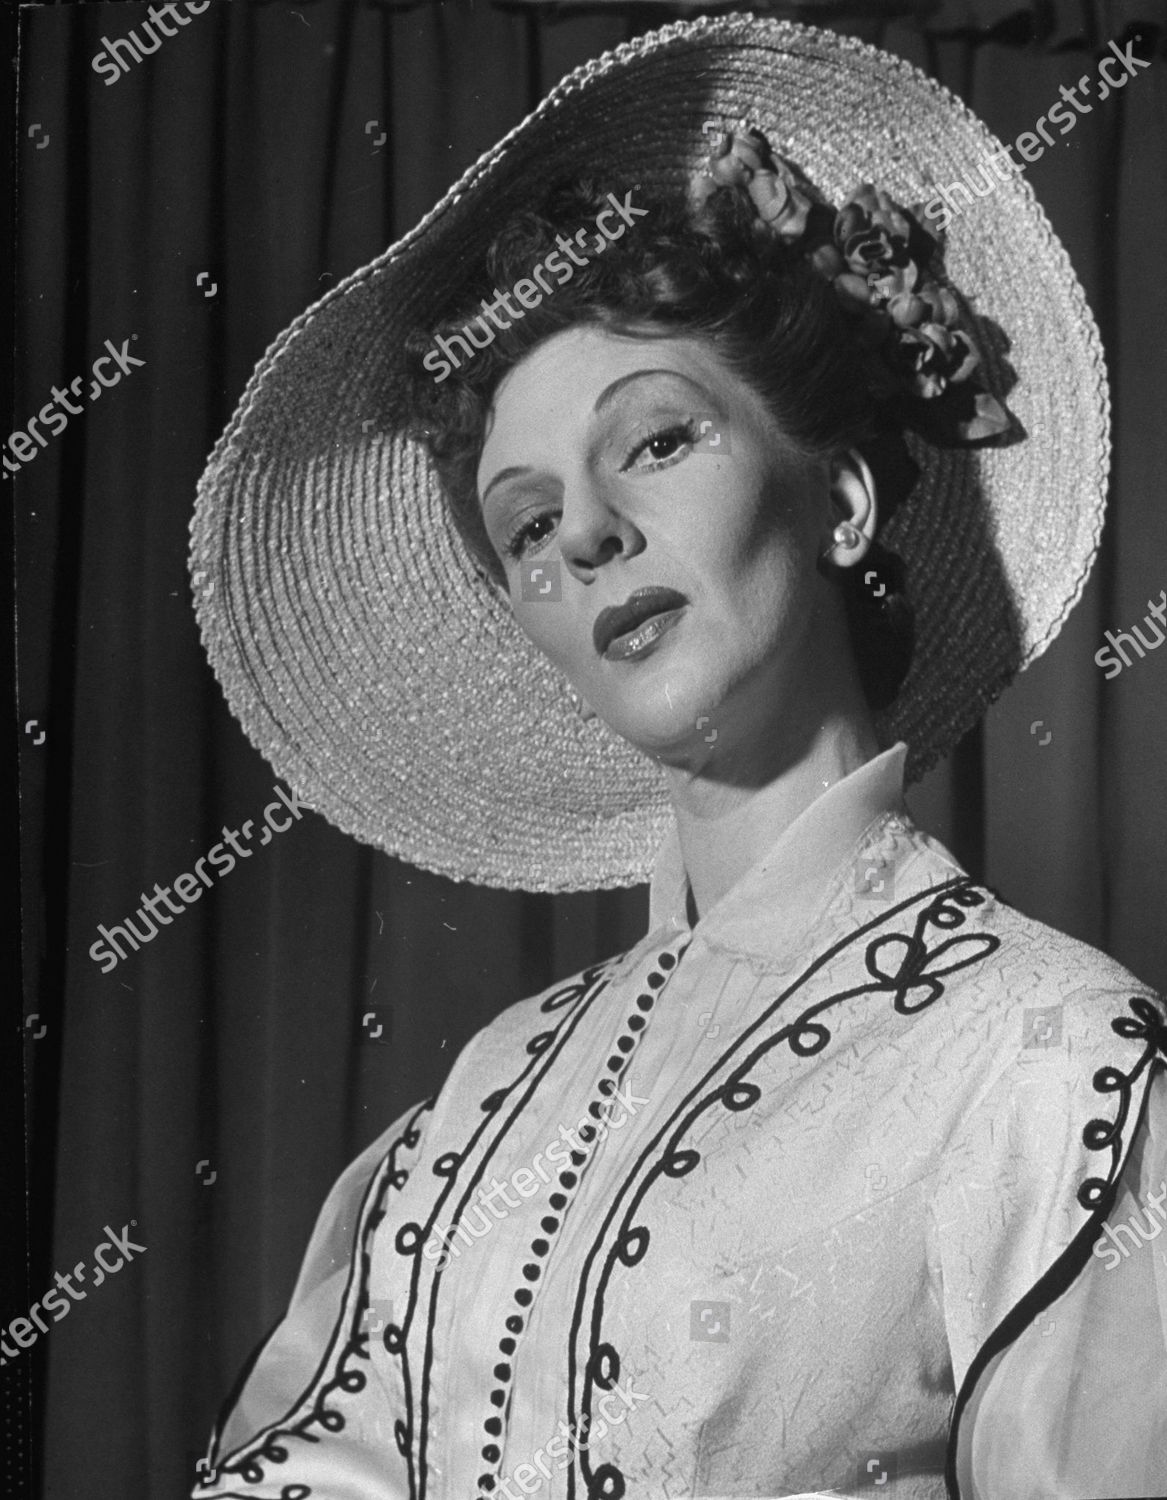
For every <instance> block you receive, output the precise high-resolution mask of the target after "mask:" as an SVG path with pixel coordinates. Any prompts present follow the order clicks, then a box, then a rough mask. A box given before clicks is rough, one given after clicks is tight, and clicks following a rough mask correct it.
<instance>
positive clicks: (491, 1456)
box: [482, 1443, 502, 1464]
mask: <svg viewBox="0 0 1167 1500" xmlns="http://www.w3.org/2000/svg"><path fill="white" fill-rule="evenodd" d="M501 1453H502V1450H501V1449H499V1448H496V1447H495V1445H494V1444H493V1443H487V1445H486V1447H485V1448H483V1450H482V1456H483V1458H484V1459H485V1460H486V1462H487V1463H488V1464H496V1463H497V1462H498V1460H499V1458H500V1456H501Z"/></svg>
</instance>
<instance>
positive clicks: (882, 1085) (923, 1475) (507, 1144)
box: [195, 744, 1167, 1500]
mask: <svg viewBox="0 0 1167 1500" xmlns="http://www.w3.org/2000/svg"><path fill="white" fill-rule="evenodd" d="M903 759H904V747H903V745H902V744H901V745H897V746H895V747H893V748H892V749H891V750H888V751H886V752H885V753H884V754H883V755H881V756H879V757H877V758H876V759H875V760H873V761H871V762H869V763H868V764H867V765H865V766H863V767H861V768H860V769H859V770H858V771H856V772H854V773H853V774H852V775H851V776H849V777H847V778H846V779H845V780H843V781H840V782H839V783H837V784H836V785H835V786H833V787H831V788H830V789H829V790H827V791H825V792H824V793H823V794H822V795H821V796H820V797H819V798H818V799H817V800H816V801H815V802H814V803H813V804H812V805H811V806H810V807H809V808H808V809H807V810H806V812H805V813H803V815H802V816H801V817H800V818H798V819H797V820H796V822H795V823H794V824H792V825H791V827H790V828H789V829H787V830H786V832H785V833H784V834H783V835H782V837H781V838H780V839H779V840H778V841H777V842H776V843H775V844H774V846H773V847H772V848H771V850H770V851H769V852H768V854H767V855H766V856H765V857H764V858H763V859H762V860H761V861H759V863H758V864H757V865H755V866H754V867H753V869H751V870H750V871H749V872H748V873H747V874H746V875H745V876H744V877H743V878H742V879H741V880H740V881H739V882H738V883H737V884H736V885H735V886H734V887H733V889H732V890H730V891H729V892H728V893H727V894H726V895H725V896H724V897H723V898H722V900H721V901H720V902H718V903H717V904H716V905H715V906H714V907H713V908H712V909H711V910H709V911H708V912H706V913H705V914H703V916H702V917H701V920H700V921H699V922H697V923H696V925H695V926H693V927H690V926H689V923H688V921H687V918H686V915H685V913H686V897H687V894H688V888H687V882H686V880H685V875H684V870H683V865H682V863H681V859H680V853H679V846H678V842H677V839H676V832H675V829H674V830H673V831H672V832H671V833H670V835H669V837H668V838H667V839H666V841H665V844H664V846H663V848H662V849H661V851H660V854H659V856H658V859H657V862H656V867H655V871H654V876H653V883H652V891H651V904H650V922H649V932H648V935H647V936H646V937H645V938H644V940H643V941H642V942H641V943H639V944H638V945H637V946H636V947H635V948H634V949H633V950H631V951H630V952H629V953H627V954H625V955H623V956H621V957H620V958H618V959H616V960H613V961H611V962H609V963H607V964H603V965H598V966H597V967H596V968H595V969H592V970H588V971H585V972H584V973H583V974H582V975H579V976H576V977H575V978H574V979H572V980H569V981H567V982H565V983H561V984H558V985H556V986H554V987H553V988H552V989H550V990H548V991H545V992H544V993H543V994H541V995H537V996H535V997H533V998H531V999H529V1000H524V1001H522V1002H520V1003H519V1004H517V1005H514V1006H512V1007H511V1008H510V1009H508V1010H507V1011H505V1012H504V1013H503V1014H502V1015H501V1016H499V1017H498V1018H497V1020H495V1021H494V1022H493V1023H492V1024H491V1025H490V1026H488V1027H486V1028H485V1029H484V1030H483V1031H481V1032H480V1033H479V1034H478V1035H477V1036H476V1037H475V1038H474V1039H473V1040H472V1041H471V1042H470V1044H469V1045H468V1046H467V1047H466V1048H465V1049H464V1050H463V1052H462V1053H461V1055H460V1056H459V1058H458V1060H457V1062H456V1063H455V1065H454V1068H453V1070H452V1072H451V1075H450V1077H449V1079H448V1081H447V1083H446V1085H445V1087H444V1088H443V1089H442V1091H441V1093H440V1095H439V1096H438V1098H437V1099H436V1101H433V1102H432V1105H431V1103H429V1102H427V1103H426V1104H423V1105H420V1106H418V1108H417V1109H415V1110H412V1111H410V1112H409V1113H408V1115H406V1116H404V1117H403V1118H402V1119H401V1120H399V1121H397V1122H396V1123H395V1124H394V1125H393V1126H392V1127H391V1128H390V1129H389V1130H388V1131H386V1132H385V1134H384V1135H383V1136H382V1137H381V1138H380V1139H379V1140H378V1141H377V1142H376V1143H375V1144H374V1145H373V1146H372V1147H370V1148H369V1149H368V1150H367V1151H366V1152H365V1153H364V1154H363V1155H362V1156H361V1157H360V1158H358V1160H357V1161H356V1162H354V1163H353V1165H352V1166H351V1167H350V1168H349V1169H348V1170H347V1171H346V1172H345V1173H344V1175H343V1176H342V1177H341V1179H340V1181H339V1182H338V1183H337V1185H336V1187H335V1188H334V1190H333V1192H332V1193H331V1194H330V1196H329V1199H328V1201H327V1202H326V1204H325V1206H324V1209H323V1211H322V1213H321V1215H320V1219H319V1222H318V1224H317V1228H316V1231H315V1233H314V1235H313V1238H312V1242H311V1244H310V1246H309V1249H308V1253H307V1256H306V1258H305V1261H304V1266H303V1270H302V1272H301V1275H300V1279H299V1281H298V1283H297V1286H296V1290H295V1294H294V1296H293V1299H292V1302H291V1305H290V1307H289V1311H288V1315H287V1317H286V1319H285V1320H284V1322H283V1324H281V1326H280V1328H279V1329H277V1331H276V1333H275V1334H274V1335H273V1337H272V1338H271V1339H270V1340H269V1341H268V1343H267V1345H266V1346H265V1347H264V1348H263V1350H262V1351H261V1353H260V1355H259V1357H258V1359H257V1361H256V1363H255V1366H254V1368H253V1369H252V1371H251V1372H250V1375H249V1377H248V1379H247V1381H246V1383H245V1385H244V1388H243V1391H242V1394H241V1396H240V1398H239V1400H238V1401H237V1402H236V1404H235V1407H234V1409H233V1411H232V1413H231V1415H230V1417H229V1419H228V1421H227V1423H226V1425H225V1428H224V1430H223V1431H222V1432H221V1433H220V1434H219V1435H218V1438H217V1441H216V1445H215V1465H216V1468H215V1472H214V1474H213V1476H212V1477H211V1478H210V1479H209V1480H208V1482H207V1483H205V1484H202V1485H200V1486H199V1487H198V1488H197V1489H196V1491H195V1494H196V1495H197V1496H198V1497H199V1500H212V1497H219V1500H227V1497H244V1496H246V1497H255V1500H259V1497H271V1500H423V1497H432V1500H471V1497H475V1496H483V1497H488V1500H489V1497H494V1496H498V1495H505V1496H508V1497H513V1496H518V1495H526V1494H534V1495H538V1496H540V1497H543V1500H593V1497H603V1500H620V1497H621V1496H624V1495H627V1496H629V1497H637V1500H639V1497H657V1496H660V1497H673V1496H689V1497H702V1500H713V1497H726V1500H728V1497H731V1496H732V1497H735V1500H744V1497H747V1496H753V1497H755V1500H758V1497H767V1500H771V1497H779V1496H797V1495H807V1496H809V1495H854V1494H863V1493H868V1492H870V1493H874V1494H881V1493H882V1494H885V1495H894V1496H895V1497H897V1500H943V1497H945V1496H946V1495H949V1496H953V1495H959V1497H960V1500H1037V1497H1038V1496H1042V1497H1054V1496H1056V1497H1059V1500H1061V1497H1065V1500H1071V1497H1085V1496H1092V1497H1097V1496H1102V1495H1105V1496H1108V1497H1119V1496H1128V1495H1136V1494H1137V1495H1143V1496H1150V1495H1156V1494H1158V1495H1167V1428H1165V1425H1164V1413H1165V1412H1167V1269H1165V1268H1167V1254H1165V1252H1164V1249H1163V1245H1164V1244H1167V1235H1164V1236H1163V1238H1162V1240H1160V1239H1159V1238H1158V1232H1157V1230H1155V1228H1154V1226H1155V1224H1156V1223H1157V1222H1158V1220H1157V1218H1156V1215H1158V1214H1159V1212H1160V1210H1159V1209H1158V1208H1156V1207H1155V1201H1154V1198H1153V1195H1154V1194H1155V1192H1156V1191H1157V1190H1158V1188H1159V1185H1160V1183H1161V1182H1162V1183H1163V1184H1164V1187H1163V1193H1164V1198H1163V1200H1162V1201H1164V1202H1167V1085H1165V1079H1164V1060H1165V1059H1167V1051H1165V1050H1164V1049H1165V1048H1167V1026H1165V1021H1164V1009H1163V1006H1162V1004H1161V1002H1159V1001H1158V1000H1156V999H1155V997H1153V996H1151V995H1149V994H1148V992H1147V991H1146V990H1145V988H1144V987H1143V986H1142V985H1140V984H1139V982H1138V981H1137V980H1135V979H1133V978H1132V976H1131V975H1129V974H1128V973H1127V972H1126V971H1125V970H1123V969H1122V968H1121V967H1120V966H1119V965H1118V964H1116V963H1114V962H1113V961H1112V960H1110V959H1109V958H1107V957H1106V956H1105V955H1103V954H1101V953H1099V952H1096V951H1095V950H1093V949H1090V948H1087V947H1085V946H1084V945H1082V944H1080V943H1077V942H1075V941H1073V940H1071V939H1069V938H1067V937H1065V936H1063V935H1062V934H1059V933H1057V932H1054V931H1052V930H1051V929H1049V928H1046V927H1043V926H1042V925H1040V924H1039V923H1036V922H1033V921H1030V920H1029V919H1027V918H1025V917H1023V916H1022V915H1020V914H1019V913H1017V912H1016V911H1014V910H1012V909H1011V908H1009V907H1008V906H1006V905H1004V904H1003V903H1001V902H999V901H998V900H997V899H996V898H995V897H994V896H993V895H992V894H991V893H990V892H988V891H986V890H984V889H982V888H979V887H977V886H975V885H973V884H972V882H971V881H969V880H968V878H967V877H966V876H965V875H964V873H963V872H962V871H961V870H960V868H959V867H958V866H957V865H956V864H955V862H954V861H953V860H952V858H951V856H950V855H949V854H948V853H947V851H946V850H944V849H943V847H942V846H941V845H939V844H938V843H937V842H936V841H935V840H933V839H931V838H930V837H929V836H928V835H926V834H924V833H923V832H921V831H920V830H919V829H917V828H916V827H915V826H914V825H913V824H912V822H911V820H910V818H909V817H908V815H907V813H906V810H905V809H904V807H903V802H902V770H903ZM615 1101H618V1102H615ZM609 1110H610V1111H611V1112H610V1113H608V1111H609ZM581 1122H586V1124H583V1125H581ZM1092 1122H1095V1123H1092ZM589 1128H590V1130H591V1131H593V1132H598V1133H597V1134H595V1135H593V1136H589V1135H587V1134H586V1131H587V1130H588V1129H589ZM1116 1194H1117V1198H1115V1195H1116ZM1112 1199H1113V1200H1114V1202H1113V1206H1112ZM1108 1211H1109V1219H1108V1223H1109V1225H1110V1228H1109V1229H1108V1230H1107V1231H1106V1233H1101V1232H1102V1230H1103V1222H1104V1217H1105V1216H1106V1215H1107V1213H1108ZM1132 1216H1133V1218H1132ZM1132 1224H1137V1225H1141V1227H1142V1230H1143V1231H1144V1232H1143V1233H1139V1232H1138V1231H1137V1229H1132V1228H1131V1227H1130V1226H1131V1225H1132ZM1124 1229H1125V1230H1126V1233H1125V1234H1124V1233H1123V1230H1124ZM1100 1233H1101V1238H1100ZM443 1234H444V1235H445V1239H444V1240H443V1238H442V1236H443ZM1108 1235H1109V1236H1112V1237H1113V1236H1117V1237H1118V1239H1117V1245H1116V1246H1115V1245H1112V1240H1111V1238H1108ZM443 1244H445V1245H448V1247H449V1248H448V1249H446V1250H443ZM1092 1247H1094V1248H1093V1249H1092ZM1108 1249H1109V1253H1107V1250H1108ZM1123 1251H1125V1252H1126V1253H1125V1254H1124V1253H1122V1252H1123ZM1051 1325H1052V1326H1051ZM954 1405H955V1408H956V1411H957V1413H958V1414H959V1420H958V1422H957V1424H956V1428H955V1432H954V1431H953V1412H954ZM950 1448H951V1460H950V1462H951V1472H950V1475H949V1478H948V1480H947V1481H946V1478H945V1471H946V1462H948V1461H949V1460H948V1459H947V1457H946V1455H947V1454H948V1452H949V1449H950Z"/></svg>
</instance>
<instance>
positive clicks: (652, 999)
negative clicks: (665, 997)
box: [636, 995, 656, 1010]
mask: <svg viewBox="0 0 1167 1500" xmlns="http://www.w3.org/2000/svg"><path fill="white" fill-rule="evenodd" d="M636 1003H637V1005H638V1006H639V1007H640V1009H641V1010H651V1009H652V1007H653V1005H654V1004H655V1003H656V996H655V995H637V997H636Z"/></svg>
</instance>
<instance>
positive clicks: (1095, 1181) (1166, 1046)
mask: <svg viewBox="0 0 1167 1500" xmlns="http://www.w3.org/2000/svg"><path fill="white" fill-rule="evenodd" d="M1128 1004H1129V1006H1130V1008H1131V1010H1133V1011H1134V1013H1135V1014H1134V1017H1131V1016H1116V1017H1115V1018H1114V1020H1113V1021H1111V1023H1110V1026H1111V1030H1112V1031H1116V1032H1117V1033H1118V1035H1119V1036H1125V1037H1130V1038H1132V1039H1137V1038H1141V1039H1142V1040H1143V1041H1145V1042H1146V1046H1145V1047H1144V1048H1143V1052H1142V1056H1141V1057H1140V1058H1139V1060H1138V1061H1137V1062H1136V1063H1135V1065H1134V1067H1133V1068H1132V1069H1131V1071H1130V1072H1129V1073H1124V1072H1123V1071H1122V1069H1121V1068H1110V1067H1107V1068H1099V1069H1098V1071H1097V1072H1096V1073H1095V1075H1094V1080H1093V1081H1094V1088H1095V1090H1096V1091H1097V1092H1098V1093H1100V1094H1117V1095H1118V1112H1117V1113H1116V1114H1115V1117H1114V1119H1113V1120H1103V1119H1093V1120H1091V1121H1089V1122H1088V1124H1087V1125H1086V1128H1085V1129H1084V1130H1083V1131H1082V1141H1083V1143H1084V1144H1085V1146H1086V1149H1087V1150H1088V1151H1105V1150H1106V1149H1107V1148H1108V1147H1109V1149H1110V1169H1109V1171H1108V1172H1107V1174H1106V1176H1105V1178H1102V1177H1087V1178H1086V1180H1085V1182H1083V1184H1082V1186H1081V1187H1080V1188H1079V1189H1078V1202H1079V1203H1080V1204H1081V1205H1082V1207H1083V1208H1087V1209H1093V1208H1096V1207H1097V1205H1098V1204H1099V1202H1100V1201H1101V1200H1102V1199H1103V1198H1104V1197H1105V1195H1106V1194H1107V1193H1108V1192H1109V1191H1110V1189H1111V1187H1112V1186H1113V1185H1114V1182H1115V1180H1116V1179H1117V1176H1118V1172H1119V1169H1120V1167H1121V1163H1122V1133H1123V1129H1124V1127H1125V1125H1126V1121H1127V1116H1128V1115H1129V1113H1130V1107H1131V1097H1132V1095H1133V1094H1134V1089H1135V1084H1136V1083H1137V1082H1138V1080H1139V1078H1140V1077H1141V1076H1142V1074H1143V1073H1144V1071H1145V1070H1146V1069H1147V1068H1148V1067H1150V1065H1151V1063H1152V1062H1153V1061H1154V1060H1155V1058H1156V1057H1158V1058H1159V1059H1161V1060H1163V1061H1167V1022H1165V1021H1164V1018H1163V1016H1162V1015H1161V1014H1160V1012H1159V1010H1158V1009H1157V1008H1156V1006H1155V1004H1154V1002H1153V1001H1152V1000H1150V999H1148V998H1147V997H1146V996H1145V995H1135V996H1134V997H1133V998H1132V999H1131V1000H1130V1001H1128Z"/></svg>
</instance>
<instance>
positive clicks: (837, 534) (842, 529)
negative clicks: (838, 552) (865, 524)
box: [822, 521, 863, 558]
mask: <svg viewBox="0 0 1167 1500" xmlns="http://www.w3.org/2000/svg"><path fill="white" fill-rule="evenodd" d="M862 539H863V538H862V533H861V532H860V531H859V528H858V527H856V526H852V525H851V522H850V521H840V522H839V524H838V525H837V526H836V527H835V530H834V541H833V542H832V543H831V545H830V546H829V547H828V548H827V550H826V551H825V552H824V553H823V554H822V556H823V557H824V558H826V557H830V555H831V553H832V552H833V551H834V550H835V548H836V547H846V548H847V550H848V551H849V552H850V551H853V550H854V548H856V547H857V546H858V545H859V543H860V542H861V541H862Z"/></svg>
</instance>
